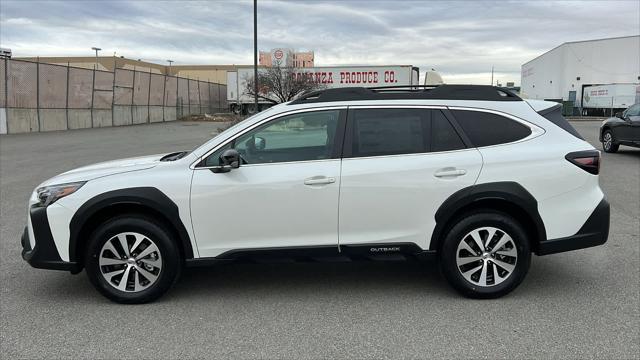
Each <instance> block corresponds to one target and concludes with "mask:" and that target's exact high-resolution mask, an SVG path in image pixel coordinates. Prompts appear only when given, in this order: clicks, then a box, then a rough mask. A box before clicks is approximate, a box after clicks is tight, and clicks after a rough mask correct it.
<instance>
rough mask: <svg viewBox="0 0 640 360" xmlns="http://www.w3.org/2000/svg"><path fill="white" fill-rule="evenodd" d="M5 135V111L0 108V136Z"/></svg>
mask: <svg viewBox="0 0 640 360" xmlns="http://www.w3.org/2000/svg"><path fill="white" fill-rule="evenodd" d="M6 133H7V111H6V109H5V108H0V134H6Z"/></svg>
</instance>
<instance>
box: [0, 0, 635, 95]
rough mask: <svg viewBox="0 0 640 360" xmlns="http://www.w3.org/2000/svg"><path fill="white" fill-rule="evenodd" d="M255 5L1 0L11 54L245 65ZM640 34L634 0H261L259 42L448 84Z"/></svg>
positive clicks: (509, 73) (505, 73)
mask: <svg viewBox="0 0 640 360" xmlns="http://www.w3.org/2000/svg"><path fill="white" fill-rule="evenodd" d="M252 11H253V2H252V1H181V2H178V1H162V2H157V1H148V0H145V1H60V2H57V1H44V2H39V1H28V0H22V1H12V0H0V46H2V47H5V48H10V49H12V51H13V54H14V56H70V55H71V56H87V55H92V54H93V53H92V51H91V47H92V46H98V47H101V48H102V49H103V52H102V53H101V55H109V56H111V55H113V53H114V52H116V53H117V55H118V56H120V55H123V56H125V57H128V58H134V59H138V58H141V59H143V60H150V61H155V62H160V63H166V62H165V60H166V59H172V60H174V61H175V63H176V64H252V63H253V18H252V16H253V13H252ZM637 34H640V1H637V0H632V1H611V0H608V1H576V2H573V1H557V2H545V1H526V2H525V1H514V2H505V1H441V2H436V1H406V2H403V1H372V0H360V1H357V0H356V1H302V0H298V1H266V0H258V46H259V49H261V50H269V49H271V48H275V47H285V48H294V49H300V50H314V51H315V61H316V65H318V66H324V65H338V64H340V65H363V64H387V65H390V64H403V65H404V64H409V65H415V66H419V67H420V70H421V73H424V71H425V70H428V69H430V68H434V69H436V70H438V71H439V72H440V73H441V74H442V75H443V77H444V79H445V82H448V83H488V82H489V81H490V72H491V66H492V65H493V66H495V69H496V76H497V78H498V79H499V80H501V81H502V82H503V83H504V82H506V81H515V82H516V83H517V84H518V83H519V82H520V65H522V64H523V63H525V62H526V61H528V60H530V59H532V58H534V57H536V56H538V55H540V54H542V53H544V52H545V51H548V50H550V49H552V48H553V47H555V46H557V45H559V44H561V43H563V42H567V41H576V40H587V39H596V38H606V37H615V36H627V35H637Z"/></svg>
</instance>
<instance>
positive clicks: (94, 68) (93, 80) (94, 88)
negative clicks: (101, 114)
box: [90, 65, 96, 128]
mask: <svg viewBox="0 0 640 360" xmlns="http://www.w3.org/2000/svg"><path fill="white" fill-rule="evenodd" d="M95 94H96V67H95V65H94V66H93V78H92V79H91V109H90V110H91V128H94V126H93V97H94V96H95Z"/></svg>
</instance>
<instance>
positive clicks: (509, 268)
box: [493, 259, 516, 273]
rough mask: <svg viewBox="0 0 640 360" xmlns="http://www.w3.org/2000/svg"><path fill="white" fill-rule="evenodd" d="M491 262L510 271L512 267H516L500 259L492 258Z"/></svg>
mask: <svg viewBox="0 0 640 360" xmlns="http://www.w3.org/2000/svg"><path fill="white" fill-rule="evenodd" d="M493 262H495V263H496V264H497V265H498V266H500V267H501V268H503V269H505V270H507V271H508V272H510V273H511V272H513V269H515V268H516V267H515V266H514V265H511V264H509V263H506V262H504V261H502V260H498V259H493Z"/></svg>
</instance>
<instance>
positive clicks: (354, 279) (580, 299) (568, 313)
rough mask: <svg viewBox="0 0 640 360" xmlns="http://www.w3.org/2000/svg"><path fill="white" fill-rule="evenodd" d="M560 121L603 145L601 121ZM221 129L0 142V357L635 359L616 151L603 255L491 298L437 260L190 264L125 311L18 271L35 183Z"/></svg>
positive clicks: (629, 253)
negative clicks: (462, 284)
mask: <svg viewBox="0 0 640 360" xmlns="http://www.w3.org/2000/svg"><path fill="white" fill-rule="evenodd" d="M573 124H574V126H576V128H577V129H578V130H579V131H580V133H582V134H583V135H584V136H585V138H586V139H587V140H588V141H590V142H591V143H592V144H594V146H596V147H597V148H598V149H601V147H600V144H598V143H597V131H598V126H599V122H593V121H582V122H574V123H573ZM218 126H219V125H218V124H215V123H185V122H173V123H165V124H154V125H142V126H131V127H121V128H104V129H88V130H74V131H67V132H55V133H39V134H28V135H9V136H2V137H0V198H1V207H0V215H1V216H0V217H1V219H2V222H1V225H0V310H1V317H0V320H1V329H0V332H1V333H0V354H2V356H1V357H2V358H4V359H8V358H16V357H18V358H63V357H67V358H78V357H80V358H121V357H122V358H131V357H143V358H178V357H180V358H183V357H198V358H202V357H224V358H336V357H340V358H365V357H366V358H371V357H374V358H433V357H464V358H480V357H488V358H532V357H535V358H549V357H560V358H611V359H621V358H638V354H640V345H639V344H640V335H639V332H640V302H639V301H640V300H639V297H640V285H639V283H640V280H639V279H640V251H639V249H640V224H639V220H638V219H639V218H640V199H639V198H640V151H639V149H632V148H627V147H621V149H620V152H619V153H618V154H603V163H602V168H601V175H600V183H601V186H602V188H603V190H604V192H605V193H606V195H607V197H608V199H609V201H610V203H611V231H610V237H609V241H608V242H607V244H606V245H604V246H601V247H596V248H591V249H585V250H579V251H575V252H568V253H562V254H557V255H550V256H546V257H535V256H534V258H533V259H532V265H531V269H530V271H529V274H528V276H527V278H526V279H525V281H524V282H523V283H522V285H520V287H519V288H518V289H516V290H515V291H514V292H513V293H511V294H509V295H508V296H506V297H504V298H501V299H497V300H484V301H478V300H469V299H465V298H463V297H461V296H459V295H458V294H457V293H455V292H454V291H453V290H452V289H451V288H449V286H448V285H447V284H446V282H445V280H444V279H443V278H442V276H441V275H440V274H439V273H438V270H437V267H436V266H435V264H420V263H414V262H398V263H395V262H391V263H387V262H379V263H375V262H354V263H337V264H336V263H292V264H249V265H247V264H230V265H224V266H217V267H211V268H191V269H187V270H186V271H185V272H183V276H182V278H181V280H180V281H179V282H178V283H177V285H176V286H175V287H174V288H173V289H172V290H171V291H170V292H169V293H168V294H166V295H165V296H164V297H162V298H161V299H160V300H159V301H157V302H155V303H152V304H147V305H137V306H125V305H118V304H115V303H111V302H109V301H108V300H107V299H105V298H103V297H102V296H101V295H100V294H98V292H97V291H95V290H94V289H93V288H92V286H91V285H90V283H89V281H88V279H87V278H86V275H85V273H84V272H82V273H80V274H79V275H75V276H73V275H70V274H69V273H66V272H58V271H47V270H37V269H33V268H31V267H30V266H29V265H28V264H27V263H25V262H24V261H23V260H22V258H21V257H20V250H21V247H20V244H19V238H20V235H21V233H22V229H23V227H24V226H25V214H26V204H27V199H28V197H29V195H30V193H31V191H32V190H33V188H34V187H35V186H37V185H38V184H39V183H40V182H41V181H43V180H45V179H47V178H49V177H51V176H53V175H56V174H58V173H60V172H63V171H66V170H69V169H71V168H74V167H78V166H81V165H86V164H91V163H94V162H98V161H104V160H110V159H115V158H122V157H129V156H136V155H145V154H154V153H163V152H165V153H166V152H170V151H178V150H185V149H187V150H188V149H191V148H193V147H195V146H196V145H199V144H201V143H203V142H204V141H205V140H206V139H208V138H210V137H211V133H212V132H213V131H215V129H216V128H217V127H218ZM549 171H553V169H549ZM212 216H215V212H214V211H212Z"/></svg>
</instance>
